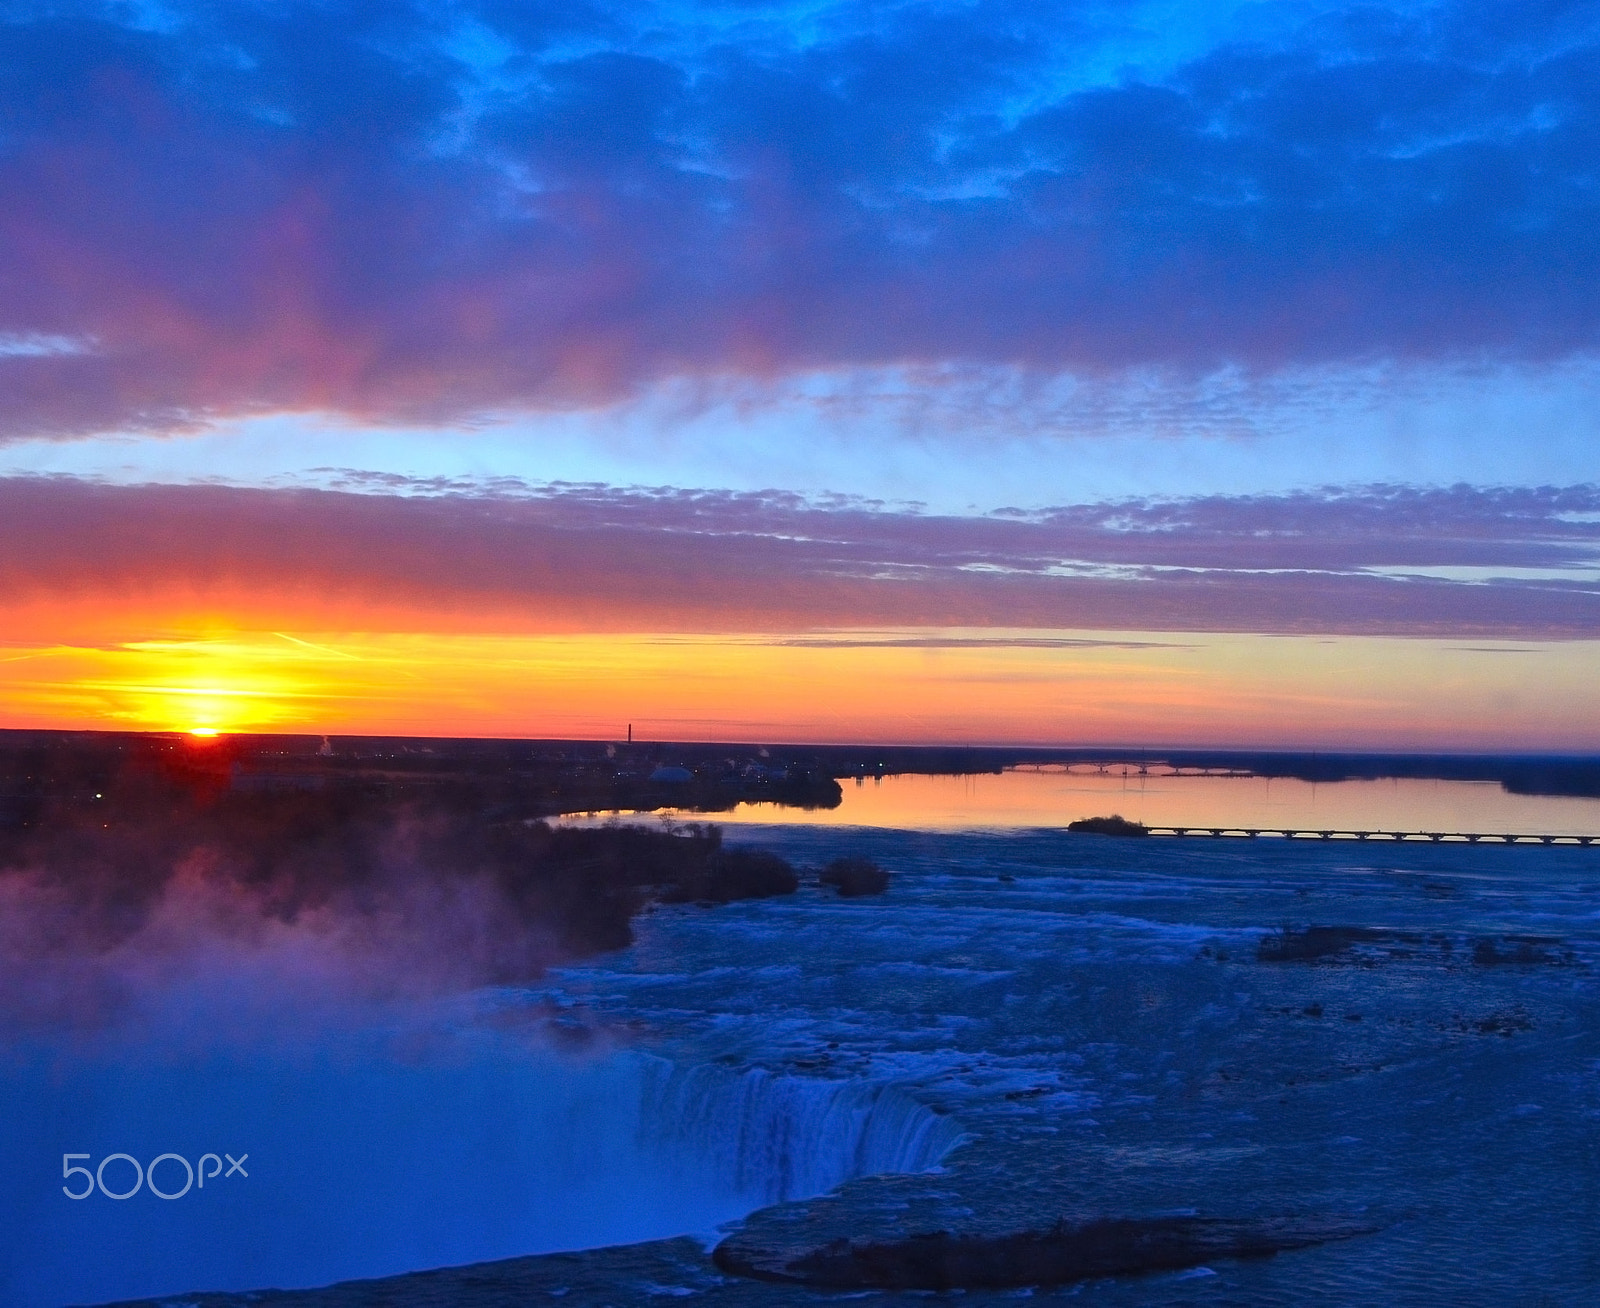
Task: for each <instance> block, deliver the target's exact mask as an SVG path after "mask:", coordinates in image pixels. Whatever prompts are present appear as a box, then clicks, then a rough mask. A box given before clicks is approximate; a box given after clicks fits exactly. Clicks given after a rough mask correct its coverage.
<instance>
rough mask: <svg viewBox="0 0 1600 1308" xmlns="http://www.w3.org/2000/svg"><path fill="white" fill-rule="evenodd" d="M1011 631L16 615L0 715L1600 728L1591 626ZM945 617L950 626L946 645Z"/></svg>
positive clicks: (88, 719)
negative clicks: (35, 618) (423, 627)
mask: <svg viewBox="0 0 1600 1308" xmlns="http://www.w3.org/2000/svg"><path fill="white" fill-rule="evenodd" d="M155 625H156V624H154V623H151V624H149V625H147V626H146V628H145V629H146V630H149V629H150V628H151V627H153V626H155ZM1011 634H1012V635H1015V636H1017V637H1019V638H1020V639H1022V640H1025V641H1031V642H1033V643H1018V644H1011V645H1007V644H1005V643H1003V642H1004V640H1005V637H1006V635H1007V633H1002V632H992V631H991V632H978V631H963V632H959V633H950V632H944V633H940V632H927V631H922V632H912V633H906V632H869V633H854V634H849V633H844V634H841V633H831V635H830V636H829V637H827V638H823V639H819V638H817V637H815V636H811V637H807V636H797V637H767V636H759V635H750V634H743V635H720V634H708V635H702V636H684V635H659V634H658V635H649V634H640V635H598V634H589V635H521V634H461V633H455V632H377V633H340V632H327V631H298V632H293V633H290V632H283V631H276V632H273V631H233V632H218V631H215V630H212V631H210V632H203V633H195V634H193V635H191V636H189V637H186V638H185V637H181V636H177V635H173V634H171V633H170V632H169V633H168V634H166V635H164V636H163V637H162V638H160V639H140V640H124V641H115V640H105V639H99V640H82V639H81V638H80V639H79V640H74V641H70V642H68V641H61V640H59V639H58V640H57V641H44V640H41V641H38V642H36V643H23V642H19V641H17V640H16V639H15V638H14V637H13V638H12V639H11V640H10V641H8V642H7V644H6V645H4V646H0V726H11V727H47V728H71V729H113V730H129V729H132V730H149V731H171V732H180V733H184V732H186V733H191V736H192V738H194V739H197V740H204V739H206V738H208V737H209V738H214V737H215V735H223V734H234V733H238V732H256V731H266V732H273V731H279V732H305V733H311V734H328V733H334V734H347V735H354V734H361V735H368V734H370V735H390V734H392V735H419V736H427V735H434V736H521V737H541V736H542V737H568V738H587V739H616V738H620V737H621V736H622V735H623V733H624V732H625V731H626V728H627V724H628V723H630V722H631V723H633V724H634V728H635V735H636V737H638V738H640V739H657V740H729V741H738V740H746V741H778V740H791V741H797V742H798V741H859V742H864V743H873V742H883V743H891V742H907V743H917V742H957V743H959V742H971V743H982V742H992V743H1016V744H1044V745H1051V744H1061V745H1065V744H1108V745H1109V744H1121V745H1130V746H1136V747H1137V746H1150V747H1158V746H1179V745H1198V746H1205V745H1238V746H1255V747H1274V746H1281V747H1285V748H1347V749H1385V748H1393V749H1406V748H1418V749H1435V748H1436V749H1483V748H1493V749H1516V750H1536V749H1573V750H1585V749H1594V748H1596V747H1600V690H1597V688H1596V685H1595V680H1594V678H1593V676H1592V669H1593V668H1594V667H1595V666H1596V660H1597V655H1600V649H1597V647H1596V645H1595V644H1594V643H1585V642H1569V643H1565V644H1561V643H1552V644H1543V645H1532V644H1529V643H1528V642H1519V643H1518V645H1517V646H1516V647H1515V648H1514V649H1513V648H1512V647H1510V646H1509V644H1507V645H1506V647H1505V648H1504V649H1500V648H1495V647H1492V646H1491V645H1490V644H1489V643H1485V642H1479V643H1477V644H1473V645H1468V644H1465V643H1463V642H1449V641H1437V640H1421V639H1412V640H1402V639H1391V638H1375V637H1342V638H1323V637H1282V636H1238V635H1213V634H1203V635H1192V634H1190V635H1185V634H1151V633H1093V632H1073V633H1062V632H1053V633H1040V632H1029V633H1011ZM1041 636H1044V637H1056V638H1060V637H1063V636H1067V637H1071V638H1075V639H1078V640H1081V641H1083V642H1084V643H1081V644H1077V645H1073V644H1064V645H1060V646H1042V645H1040V644H1039V643H1037V642H1038V639H1039V638H1040V637H1041ZM950 637H955V638H957V639H958V640H959V641H960V642H961V643H958V644H955V645H947V646H940V644H939V643H938V642H939V640H940V639H941V638H950ZM975 640H981V641H990V642H997V643H987V644H985V643H979V644H974V643H971V642H972V641H975ZM1117 642H1122V643H1121V644H1120V645H1119V644H1118V643H1117Z"/></svg>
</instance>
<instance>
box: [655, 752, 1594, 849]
mask: <svg viewBox="0 0 1600 1308" xmlns="http://www.w3.org/2000/svg"><path fill="white" fill-rule="evenodd" d="M842 784H843V786H844V802H843V803H842V804H841V805H840V806H839V807H838V808H836V809H832V810H825V811H818V812H806V813H803V814H802V813H800V812H798V811H797V810H795V809H792V808H785V807H782V806H780V805H777V804H742V805H740V806H739V808H738V809H736V810H734V811H733V812H731V813H718V814H716V815H714V819H713V820H715V821H717V822H749V823H786V824H788V823H794V822H796V821H800V822H805V823H815V824H817V825H828V826H872V827H890V828H898V829H904V830H913V829H914V830H939V831H953V830H962V829H970V828H996V827H998V828H1004V827H1058V826H1064V825H1065V824H1066V823H1068V822H1071V821H1073V820H1074V819H1076V818H1081V817H1092V816H1094V815H1096V814H1107V813H1120V814H1121V815H1122V816H1123V817H1127V818H1132V819H1135V820H1137V821H1141V822H1145V823H1148V824H1150V825H1152V826H1169V825H1175V826H1248V827H1267V828H1270V827H1284V826H1294V827H1308V828H1312V829H1329V828H1339V829H1349V828H1359V829H1362V830H1391V831H1483V832H1508V831H1515V832H1528V833H1532V834H1550V835H1595V834H1600V800H1596V799H1573V798H1566V797H1559V796H1547V795H1511V794H1507V793H1506V792H1505V791H1503V790H1502V789H1501V788H1500V786H1499V784H1498V783H1496V782H1483V781H1418V780H1411V779H1389V780H1382V781H1339V782H1331V783H1330V782H1320V783H1312V782H1307V781H1296V780H1292V779H1289V778H1285V777H1272V778H1267V777H1234V776H1197V775H1180V776H1160V775H1145V776H1141V775H1139V774H1138V773H1137V772H1136V771H1134V772H1130V774H1128V775H1123V774H1122V773H1121V772H1120V771H1119V772H1112V773H1096V772H1094V771H1092V770H1084V769H1079V768H1073V769H1070V770H1069V769H1066V768H1018V769H1014V770H1009V771H1006V772H1002V773H995V774H982V775H976V776H957V777H938V776H920V775H912V774H908V775H902V776H889V777H883V778H882V779H871V778H868V779H865V780H862V781H860V782H856V781H845V782H843V783H842ZM681 816H683V817H685V818H693V817H694V816H695V815H694V814H688V813H685V814H682V815H681Z"/></svg>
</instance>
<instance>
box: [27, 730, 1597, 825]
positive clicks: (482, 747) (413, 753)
mask: <svg viewBox="0 0 1600 1308" xmlns="http://www.w3.org/2000/svg"><path fill="white" fill-rule="evenodd" d="M225 739H226V741H227V744H228V746H229V752H230V757H232V758H233V759H234V760H236V761H237V762H239V763H240V764H241V765H242V766H244V767H245V768H247V769H251V770H258V769H259V770H261V771H262V772H263V773H274V772H277V773H287V772H294V773H295V774H297V775H298V774H300V773H302V772H306V771H308V770H310V771H318V772H324V773H326V774H328V775H329V777H330V779H332V778H333V777H335V776H339V775H341V774H343V775H348V774H350V773H352V772H355V771H370V770H371V769H373V768H381V769H383V770H384V771H386V772H401V773H406V774H410V775H413V776H417V777H418V778H419V779H420V777H421V776H422V775H423V774H429V773H431V774H433V775H435V776H437V775H438V774H440V773H450V774H454V775H455V776H457V777H462V778H465V777H469V776H474V775H478V776H482V775H485V774H492V773H503V772H505V771H507V770H510V771H519V770H528V769H531V770H533V771H536V772H539V773H541V774H543V775H544V776H545V777H546V778H552V779H553V778H554V777H556V776H561V775H565V776H567V777H568V778H569V779H575V776H576V774H577V773H579V772H582V773H584V774H585V779H586V781H587V782H588V783H589V784H586V785H585V786H583V787H582V789H583V790H584V791H585V792H586V793H585V797H584V803H585V804H586V805H587V804H588V803H589V801H590V800H594V801H596V802H597V806H598V807H602V808H603V807H609V805H608V804H606V803H604V802H603V799H602V796H601V795H599V794H597V793H595V790H596V788H595V787H594V785H593V783H594V782H596V781H598V780H599V779H600V777H599V776H598V775H597V774H598V773H607V774H609V776H608V780H609V779H610V778H612V777H614V778H617V779H620V780H621V781H622V782H624V783H625V784H624V789H626V790H628V791H629V792H630V798H640V799H642V798H645V796H644V795H643V794H641V793H639V792H642V791H645V790H648V791H650V792H651V794H650V796H649V797H650V798H652V799H653V798H655V794H654V792H655V791H657V790H662V791H664V792H665V793H666V794H668V795H670V794H671V787H670V785H668V786H665V787H663V786H661V785H659V784H657V785H650V784H648V783H649V778H650V773H651V771H652V770H654V769H656V768H668V769H677V768H681V769H684V770H686V771H688V772H690V773H691V774H692V775H693V776H694V777H695V778H696V781H697V782H699V781H701V780H702V779H709V776H710V774H711V773H712V772H719V773H722V774H726V773H727V772H728V770H729V768H730V766H731V767H732V768H733V769H734V771H736V772H739V773H740V774H741V775H740V776H739V778H738V780H739V784H738V785H737V786H735V787H728V786H726V785H725V784H723V785H718V786H715V787H711V788H713V789H717V790H719V791H721V790H725V789H729V790H735V791H737V792H738V798H757V797H760V798H770V799H775V800H777V801H778V802H791V803H792V802H796V801H798V802H799V803H800V805H801V806H806V805H817V806H824V807H826V806H829V805H830V801H832V802H837V801H836V800H834V799H833V793H834V792H833V788H832V787H831V786H829V785H827V781H828V780H829V779H832V780H845V779H853V778H856V777H880V776H891V775H897V774H905V773H916V774H921V775H929V776H959V775H979V774H984V773H996V772H1002V771H1005V770H1006V769H1008V768H1015V767H1040V766H1049V765H1056V766H1089V767H1098V766H1103V767H1105V768H1107V769H1108V770H1110V769H1120V768H1129V769H1133V770H1134V772H1135V774H1137V772H1138V771H1139V770H1140V769H1144V770H1150V769H1161V770H1168V769H1182V770H1194V771H1203V772H1213V773H1218V772H1220V773H1231V774H1236V775H1240V776H1253V777H1271V778H1277V777H1286V778H1292V779H1295V780H1299V781H1308V782H1319V783H1320V782H1335V781H1371V780H1388V779H1393V778H1402V779H1413V780H1430V781H1489V782H1497V783H1498V784H1499V785H1500V786H1501V787H1502V788H1503V789H1504V790H1505V791H1507V792H1508V793H1510V794H1516V795H1548V796H1568V797H1576V798H1590V799H1592V798H1600V755H1595V754H1589V755H1583V754H1577V755H1575V754H1553V753H1519V754H1505V753H1501V754H1453V753H1437V752H1434V753H1384V752H1374V751H1365V752H1363V751H1349V752H1339V751H1334V752H1328V751H1306V750H1299V751H1291V750H1242V749H1124V748H1096V747H1077V746H1074V747H1070V748H1045V747H1040V746H1016V747H1007V746H985V745H970V746H969V745H811V744H783V743H768V744H764V745H763V744H754V743H750V742H716V741H708V742H655V741H633V742H627V741H609V742H608V741H603V740H557V739H521V740H518V739H477V738H472V739H459V738H449V737H420V736H334V737H332V738H331V740H330V748H331V756H329V755H324V754H323V752H322V751H323V741H324V739H326V738H325V737H322V736H311V735H265V734H239V735H234V736H229V737H226V738H225ZM183 740H184V736H183V735H182V734H181V733H177V732H169V733H151V732H111V731H106V732H99V731H42V730H22V729H0V759H3V758H4V757H5V756H8V755H9V756H12V757H16V756H18V755H20V754H25V753H26V752H27V751H29V750H30V749H41V748H42V749H46V750H51V751H55V750H59V749H61V747H62V746H67V747H69V748H70V749H73V750H75V751H81V752H82V753H84V754H88V755H101V756H107V755H109V756H116V755H125V754H129V753H138V752H142V751H145V750H149V749H151V748H160V747H161V744H162V742H174V743H176V742H181V741H183ZM780 773H788V774H790V776H789V777H787V778H784V779H783V780H780V779H779V775H778V774H780ZM635 774H637V775H635ZM802 778H803V780H802ZM726 779H727V780H731V779H732V778H731V777H727V778H726ZM630 783H631V784H630ZM564 788H565V787H558V789H564ZM695 788H697V789H698V788H702V787H699V786H697V787H695ZM598 789H600V790H605V789H609V787H608V786H601V787H599V788H598ZM784 791H787V792H789V793H788V794H786V795H785V794H782V793H781V792H784ZM762 792H765V793H762ZM775 792H780V793H775ZM730 797H731V796H725V795H721V794H718V795H717V796H716V797H715V798H713V796H712V795H710V794H706V795H705V796H704V798H705V799H707V800H709V801H711V805H710V806H713V807H714V806H716V805H717V803H718V802H719V801H725V800H726V799H727V798H730ZM552 798H553V799H554V798H556V796H554V795H553V796H552ZM628 806H629V807H632V806H633V805H628ZM552 811H555V810H552ZM573 811H578V810H573Z"/></svg>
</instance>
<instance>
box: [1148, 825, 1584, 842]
mask: <svg viewBox="0 0 1600 1308" xmlns="http://www.w3.org/2000/svg"><path fill="white" fill-rule="evenodd" d="M1146 830H1147V831H1148V832H1149V834H1150V835H1152V836H1209V837H1213V838H1216V839H1236V840H1254V839H1256V838H1257V837H1259V836H1266V837H1269V838H1271V839H1278V840H1387V841H1394V842H1401V841H1410V842H1413V843H1418V844H1422V843H1429V842H1431V843H1433V844H1448V845H1600V836H1549V835H1536V834H1532V833H1528V832H1505V831H1341V830H1332V831H1314V830H1310V829H1308V828H1303V827H1147V828H1146Z"/></svg>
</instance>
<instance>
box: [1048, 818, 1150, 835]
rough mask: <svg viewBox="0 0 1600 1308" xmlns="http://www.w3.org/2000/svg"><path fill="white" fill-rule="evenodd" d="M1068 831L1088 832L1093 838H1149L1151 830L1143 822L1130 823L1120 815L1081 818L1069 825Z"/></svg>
mask: <svg viewBox="0 0 1600 1308" xmlns="http://www.w3.org/2000/svg"><path fill="white" fill-rule="evenodd" d="M1067 830H1068V831H1086V832H1088V833H1089V834H1090V835H1092V836H1148V835H1149V834H1150V828H1149V827H1147V826H1145V824H1144V823H1143V822H1130V821H1128V819H1127V818H1125V817H1123V816H1122V815H1121V814H1120V813H1113V814H1112V815H1111V816H1110V817H1087V818H1079V819H1078V820H1077V821H1076V822H1069V823H1067Z"/></svg>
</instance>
